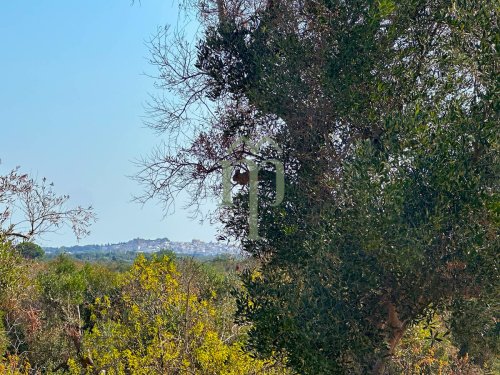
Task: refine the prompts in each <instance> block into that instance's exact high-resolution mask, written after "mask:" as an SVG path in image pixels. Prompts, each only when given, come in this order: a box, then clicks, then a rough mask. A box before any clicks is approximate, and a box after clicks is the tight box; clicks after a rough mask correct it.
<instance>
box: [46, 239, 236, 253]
mask: <svg viewBox="0 0 500 375" xmlns="http://www.w3.org/2000/svg"><path fill="white" fill-rule="evenodd" d="M44 250H45V252H46V253H47V255H53V254H58V253H67V254H75V255H76V254H85V253H113V254H120V253H130V252H133V253H140V252H142V253H155V252H158V251H160V250H171V251H173V252H174V253H177V254H181V255H194V256H215V255H222V254H231V255H237V254H239V250H238V249H237V248H235V247H233V246H228V245H225V244H221V243H218V242H203V241H199V240H192V241H191V242H174V241H170V240H169V239H168V238H158V239H156V240H145V239H142V238H136V239H133V240H130V241H128V242H121V243H117V244H106V245H83V246H80V245H77V246H70V247H65V246H62V247H44Z"/></svg>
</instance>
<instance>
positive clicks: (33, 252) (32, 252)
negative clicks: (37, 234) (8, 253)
mask: <svg viewBox="0 0 500 375" xmlns="http://www.w3.org/2000/svg"><path fill="white" fill-rule="evenodd" d="M16 250H17V251H19V253H20V254H21V255H22V256H23V257H25V258H28V259H35V258H41V257H43V256H44V255H45V251H44V250H43V249H42V248H41V247H40V246H39V245H37V244H36V243H33V242H21V243H20V244H19V245H17V246H16Z"/></svg>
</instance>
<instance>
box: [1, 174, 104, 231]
mask: <svg viewBox="0 0 500 375" xmlns="http://www.w3.org/2000/svg"><path fill="white" fill-rule="evenodd" d="M68 200H69V196H68V195H58V194H56V193H55V192H54V190H53V184H52V183H48V182H47V179H45V178H43V179H42V180H41V181H40V182H39V181H37V180H36V179H35V178H33V177H30V176H29V175H28V174H23V173H21V172H20V170H19V168H16V169H13V170H12V171H10V172H9V173H8V174H6V175H0V236H2V237H4V238H7V239H12V240H24V241H31V240H33V239H34V238H36V237H39V236H41V235H43V234H46V233H51V232H55V231H56V230H58V229H60V228H61V227H63V226H65V225H67V226H69V227H71V229H72V231H73V233H74V234H75V236H76V237H77V239H80V238H82V237H85V236H86V235H88V234H89V233H90V232H89V228H90V225H91V224H92V223H93V222H95V220H96V216H95V214H94V211H93V208H92V207H91V206H89V207H82V206H77V207H74V208H68V207H67V206H66V204H67V202H68Z"/></svg>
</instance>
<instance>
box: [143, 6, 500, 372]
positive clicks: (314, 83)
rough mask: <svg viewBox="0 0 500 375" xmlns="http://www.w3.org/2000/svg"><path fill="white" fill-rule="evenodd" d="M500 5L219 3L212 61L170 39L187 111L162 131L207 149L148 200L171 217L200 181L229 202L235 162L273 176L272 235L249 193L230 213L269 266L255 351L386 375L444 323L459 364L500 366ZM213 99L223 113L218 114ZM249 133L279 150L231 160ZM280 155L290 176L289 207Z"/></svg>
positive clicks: (262, 283)
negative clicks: (405, 351) (395, 360)
mask: <svg viewBox="0 0 500 375" xmlns="http://www.w3.org/2000/svg"><path fill="white" fill-rule="evenodd" d="M198 5H200V4H198ZM499 6H500V4H499V2H498V1H496V0H495V1H486V0H478V1H460V0H456V1H455V0H453V1H451V0H435V1H419V0H402V1H398V2H396V1H392V0H383V1H369V0H368V1H335V0H319V1H300V0H299V1H264V2H257V3H255V2H247V1H243V2H241V1H232V0H227V1H203V2H201V5H200V6H199V7H198V11H199V12H200V16H201V17H200V18H201V19H202V22H203V27H204V28H203V32H202V33H201V34H200V35H199V40H198V43H197V45H196V49H195V53H196V56H195V58H193V56H192V55H189V54H188V52H186V48H187V47H186V44H182V42H181V43H178V50H175V49H173V48H172V45H170V44H167V43H164V42H163V40H164V38H163V37H164V35H159V37H158V39H157V40H155V41H154V42H153V44H152V54H153V58H152V61H153V63H154V64H156V65H157V66H158V67H159V69H160V74H159V77H158V86H159V87H161V88H165V89H167V90H170V91H171V92H174V93H176V94H177V95H178V99H179V101H177V102H176V101H165V102H162V101H161V100H160V101H156V102H154V103H153V107H152V110H153V111H152V114H153V115H154V116H153V123H152V127H153V128H154V129H155V130H160V131H164V132H165V133H166V135H167V136H169V137H170V138H169V139H174V140H175V139H178V138H175V136H176V135H177V136H179V134H180V135H182V134H186V133H187V134H191V133H193V132H194V133H195V134H196V136H194V137H192V136H190V137H188V138H187V139H184V142H185V143H184V144H181V145H180V146H179V147H171V148H168V149H166V150H164V153H166V155H165V154H162V153H157V154H154V155H153V159H152V160H151V161H150V163H149V165H148V164H147V163H146V166H145V169H144V171H145V172H143V173H144V174H143V175H142V176H139V177H142V182H145V183H146V184H147V186H148V188H149V190H148V193H149V195H148V194H146V196H147V197H151V196H156V197H158V198H160V199H162V200H164V201H165V202H166V203H167V204H168V202H169V201H170V200H171V199H173V196H172V194H170V192H171V191H177V190H176V189H182V188H184V187H186V186H189V188H188V190H189V191H190V192H192V193H193V199H194V200H195V201H196V200H198V199H201V198H204V197H206V196H207V195H209V194H210V192H212V191H215V192H220V191H221V187H222V185H221V183H220V180H217V179H211V178H212V177H213V175H214V174H217V173H219V175H220V174H221V173H222V167H221V165H222V162H223V161H224V160H229V161H231V162H232V163H233V166H234V170H235V171H238V173H239V171H240V170H241V169H243V170H248V166H247V165H245V163H244V162H242V161H241V159H242V158H247V159H248V160H250V161H252V162H253V163H257V164H258V165H259V166H260V167H261V172H260V173H259V189H260V191H259V198H260V200H259V225H260V233H259V234H260V236H261V239H260V240H253V239H251V238H250V237H249V225H248V217H249V213H250V209H249V203H248V201H249V188H248V186H247V185H245V184H240V186H238V185H236V184H235V186H233V195H234V203H235V204H234V205H233V206H232V207H229V208H225V209H221V210H220V211H219V212H218V213H219V214H220V219H221V220H222V221H223V223H224V224H225V233H224V235H229V236H232V237H234V238H237V239H239V240H241V241H242V243H243V245H244V247H245V249H246V250H247V251H248V252H249V253H250V254H252V255H254V257H255V258H257V259H259V261H260V262H261V264H260V268H259V273H258V277H257V276H256V275H255V274H252V273H248V274H247V275H246V277H245V293H243V295H242V296H241V297H240V303H239V307H240V310H239V317H240V319H242V321H245V322H251V323H252V329H251V331H250V336H251V341H250V346H251V347H252V348H254V349H256V350H258V351H259V352H261V353H273V352H275V351H281V350H285V351H286V352H287V353H288V355H289V358H290V363H291V364H292V366H293V367H294V368H295V369H296V370H297V371H299V372H301V373H304V374H331V373H349V374H352V373H362V374H364V373H384V372H386V371H388V367H387V362H388V358H390V357H391V356H394V355H395V354H396V352H397V350H398V345H400V343H401V339H402V337H403V336H404V334H405V333H406V332H408V331H409V330H411V329H413V328H414V327H416V326H418V324H420V323H421V322H422V321H425V320H426V319H427V318H428V317H430V316H434V314H436V313H437V314H438V315H440V316H441V317H442V319H443V320H444V323H443V324H445V325H446V326H447V328H448V329H449V330H450V331H451V332H452V333H453V336H452V337H453V340H454V343H455V344H456V345H458V346H459V347H460V356H462V357H467V356H469V358H471V360H472V362H473V363H475V364H477V365H479V366H483V367H485V366H487V365H488V364H489V365H491V363H492V361H493V360H494V358H495V355H497V354H498V340H499V338H498V327H497V326H496V325H497V324H498V323H496V322H497V321H498V314H499V306H498V291H499V288H500V284H499V273H498V254H497V253H498V247H499V246H498V245H499V243H498V228H499V227H498V224H499V220H498V218H499V216H498V214H499V207H500V205H499V199H498V198H499V194H498V183H499V179H498V177H499V176H500V173H499V169H498V166H499V157H498V156H499V155H498V151H499V144H498V112H499V101H498V98H499V87H498V73H499V72H498V48H499V38H498V35H499V34H498V11H499ZM174 45H175V43H174ZM172 51H175V52H177V51H179V54H178V55H177V56H176V55H173V53H175V52H172ZM193 61H194V63H193ZM207 102H209V103H208V104H207ZM178 103H180V105H178ZM204 104H205V105H207V106H208V107H209V108H210V109H211V107H215V109H216V110H215V111H211V110H210V111H208V110H207V112H206V113H207V114H206V116H205V117H204V118H203V117H202V114H203V113H204V112H201V110H200V109H199V108H203V105H204ZM190 108H192V109H193V111H194V110H195V108H196V110H197V111H198V112H197V113H196V115H197V116H198V117H196V116H194V115H193V116H190V112H189V109H190ZM200 117H202V120H199V118H200ZM154 120H156V121H154ZM243 136H244V137H246V138H247V139H249V142H250V144H258V142H259V141H260V140H262V139H265V137H266V138H268V137H270V138H272V139H274V141H275V142H276V143H277V145H278V146H279V148H280V150H279V149H278V150H277V149H276V147H266V143H264V146H263V147H262V148H261V149H260V150H258V152H256V151H254V150H252V149H250V148H249V147H248V146H249V145H248V144H247V145H245V144H243V142H240V143H241V144H239V147H237V148H236V149H235V148H233V149H232V150H233V151H231V149H230V148H229V146H230V145H232V144H233V142H238V139H240V138H241V137H243ZM181 139H182V136H181ZM228 150H229V151H228ZM249 150H250V151H249ZM269 159H278V160H280V161H282V162H283V164H284V168H285V181H286V194H285V200H284V201H283V202H282V203H281V204H280V205H279V206H277V207H276V206H275V205H273V204H272V202H273V201H274V194H275V188H276V186H275V171H274V170H273V169H272V168H271V166H270V165H269V163H267V162H266V160H269ZM235 173H236V172H235ZM233 180H234V181H236V180H235V179H234V178H233ZM160 185H161V186H168V188H165V189H161V188H158V186H160ZM241 185H242V186H241ZM472 317H474V318H472ZM479 348H482V349H480V350H479Z"/></svg>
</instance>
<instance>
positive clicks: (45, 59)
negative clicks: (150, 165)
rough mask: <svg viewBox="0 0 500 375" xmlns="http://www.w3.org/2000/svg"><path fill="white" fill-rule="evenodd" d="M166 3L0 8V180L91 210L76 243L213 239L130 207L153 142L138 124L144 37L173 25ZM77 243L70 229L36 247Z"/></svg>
mask: <svg viewBox="0 0 500 375" xmlns="http://www.w3.org/2000/svg"><path fill="white" fill-rule="evenodd" d="M177 17H178V10H177V6H176V5H175V4H174V2H173V1H169V0H145V1H142V3H141V4H139V3H137V2H136V4H135V5H131V2H130V1H128V0H106V1H102V0H100V1H99V0H86V1H82V0H79V1H67V0H66V1H62V0H57V1H56V0H52V1H43V2H42V1H38V0H31V1H27V0H15V1H3V2H2V3H1V5H0V41H1V47H0V129H1V133H0V134H1V135H0V158H1V159H2V164H1V165H0V173H5V172H7V171H8V170H9V169H11V168H12V167H15V166H17V165H19V166H21V168H22V170H23V171H25V172H28V173H32V174H34V175H36V176H38V177H39V178H41V177H47V178H48V179H49V180H51V181H53V182H54V183H55V189H56V191H57V192H60V193H61V194H69V195H70V196H71V201H72V203H73V204H82V205H86V204H92V205H93V206H94V208H95V210H96V213H97V215H98V218H99V220H98V222H97V223H96V224H95V225H94V226H93V228H92V234H91V235H90V236H89V237H87V238H85V239H83V240H82V241H81V243H107V242H117V241H124V240H128V239H131V238H135V237H143V238H157V237H169V238H171V239H172V240H181V241H187V240H191V239H193V238H197V239H202V240H212V239H214V238H215V230H214V228H212V227H209V226H208V225H203V226H202V225H199V224H198V222H197V221H193V220H191V219H190V218H189V213H188V212H187V211H184V210H182V209H180V206H182V203H183V200H182V198H181V199H180V200H179V202H178V204H177V210H176V212H175V214H173V215H172V216H168V217H167V218H165V219H162V218H163V213H162V211H161V208H160V206H158V205H156V202H152V203H150V204H149V205H147V206H145V207H144V208H143V207H141V206H139V205H138V204H136V203H132V202H131V201H130V200H131V196H132V195H133V194H137V193H138V192H139V191H140V187H139V186H138V185H137V184H136V182H134V181H132V180H130V179H129V178H127V176H129V175H132V174H134V172H135V167H134V165H133V163H132V161H133V160H135V159H137V158H138V157H140V156H141V155H145V154H147V153H148V152H149V151H150V150H151V149H152V148H153V146H154V145H156V144H157V143H158V142H159V139H158V137H157V136H156V135H155V134H154V133H153V132H152V131H151V130H150V129H147V128H145V127H144V126H143V123H142V118H143V116H144V113H145V110H144V103H145V101H146V99H147V95H148V93H151V92H153V81H152V79H151V78H148V77H147V76H145V75H144V74H143V73H144V72H146V73H154V68H153V67H151V66H149V65H148V63H147V57H148V51H147V47H146V45H145V40H147V39H148V38H149V37H150V36H151V35H152V34H153V33H154V31H155V30H156V28H157V27H158V26H161V25H165V24H174V25H175V24H176V22H177ZM74 243H76V239H75V238H74V237H73V236H72V234H71V231H70V230H68V229H65V230H62V231H61V232H60V233H58V234H55V235H47V236H45V237H44V239H43V240H42V244H43V245H48V246H58V245H71V244H74Z"/></svg>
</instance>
